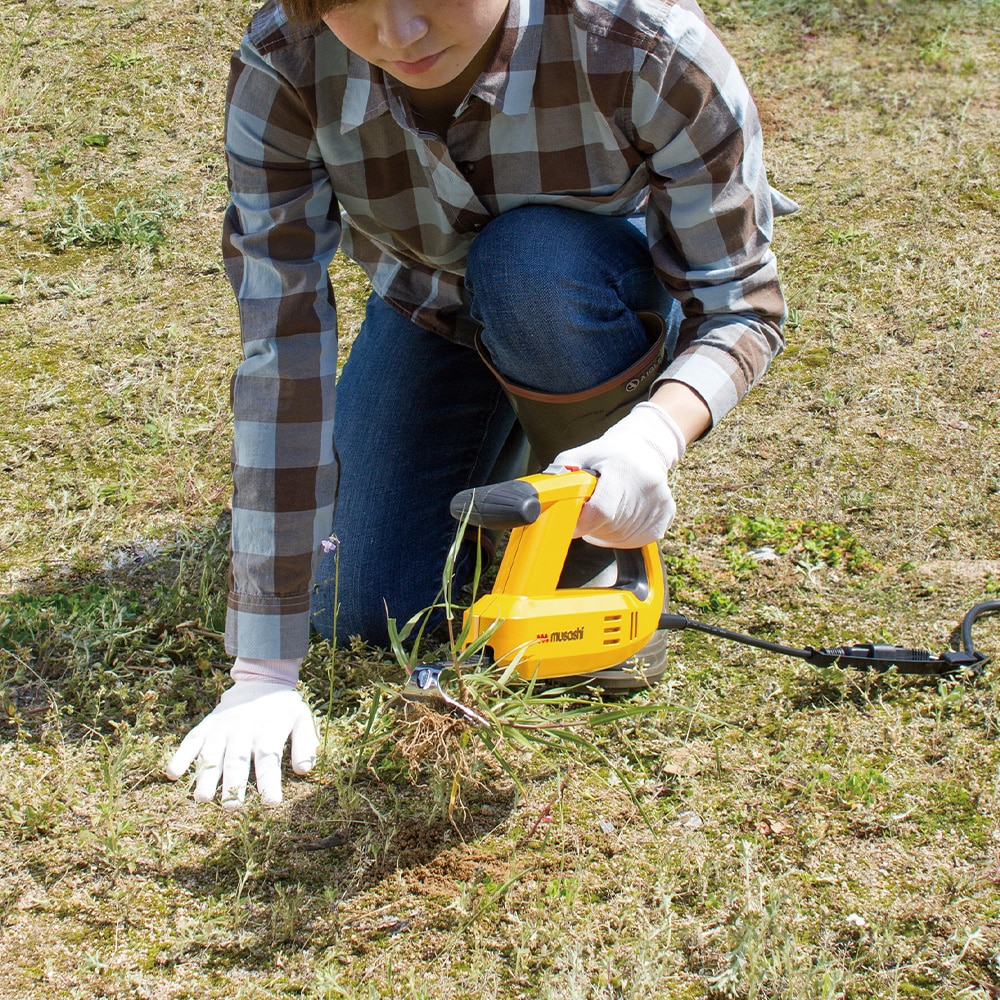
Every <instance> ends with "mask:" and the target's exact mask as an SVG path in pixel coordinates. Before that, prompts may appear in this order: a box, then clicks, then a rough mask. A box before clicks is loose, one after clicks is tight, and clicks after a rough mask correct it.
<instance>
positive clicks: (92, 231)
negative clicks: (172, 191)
mask: <svg viewBox="0 0 1000 1000" xmlns="http://www.w3.org/2000/svg"><path fill="white" fill-rule="evenodd" d="M179 215H180V206H179V204H178V203H177V202H176V201H175V200H174V199H170V198H165V197H162V198H157V199H153V200H151V201H149V202H143V203H139V202H136V201H135V200H134V199H132V198H126V199H124V200H122V201H118V202H116V203H115V205H114V206H113V207H112V209H111V212H110V214H108V215H106V216H104V217H99V216H98V215H96V214H95V213H94V212H93V211H92V210H91V208H90V206H89V205H88V204H87V201H86V199H85V198H84V197H83V196H82V195H79V194H75V195H73V196H72V197H71V198H70V200H69V204H67V205H66V206H65V207H64V208H63V210H62V212H60V213H59V215H58V216H57V217H56V218H55V219H53V220H52V222H50V223H49V225H48V226H47V227H46V229H45V241H46V243H48V245H49V246H50V247H51V248H52V249H53V250H55V251H56V252H62V251H64V250H68V249H69V248H70V247H79V248H81V249H93V248H97V247H114V246H130V247H146V248H148V249H150V250H157V249H159V247H161V246H162V245H163V243H164V242H165V241H166V238H167V236H166V226H167V223H168V222H170V221H171V220H173V219H176V218H177V217H178V216H179Z"/></svg>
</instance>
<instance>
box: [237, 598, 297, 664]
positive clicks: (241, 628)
mask: <svg viewBox="0 0 1000 1000" xmlns="http://www.w3.org/2000/svg"><path fill="white" fill-rule="evenodd" d="M309 624H310V604H309V597H308V595H304V596H302V597H262V596H249V597H248V596H246V595H240V594H234V593H230V595H229V607H228V609H227V612H226V652H227V653H229V655H230V656H243V657H247V658H250V659H255V660H301V659H304V657H305V655H306V653H308V652H309Z"/></svg>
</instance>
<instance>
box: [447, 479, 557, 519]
mask: <svg viewBox="0 0 1000 1000" xmlns="http://www.w3.org/2000/svg"><path fill="white" fill-rule="evenodd" d="M541 511H542V505H541V501H540V500H539V499H538V491H537V490H536V489H535V487H534V486H533V485H532V484H531V483H529V482H527V481H526V480H524V479H509V480H507V482H504V483H494V484H493V485H492V486H477V487H476V488H475V489H471V490H462V492H461V493H456V494H455V496H453V497H452V499H451V516H452V517H453V518H455V520H456V521H461V520H463V519H464V518H465V516H466V514H468V517H469V524H474V525H477V526H478V527H480V528H497V529H504V528H523V527H525V526H526V525H528V524H534V522H535V521H537V520H538V515H539V514H540V513H541Z"/></svg>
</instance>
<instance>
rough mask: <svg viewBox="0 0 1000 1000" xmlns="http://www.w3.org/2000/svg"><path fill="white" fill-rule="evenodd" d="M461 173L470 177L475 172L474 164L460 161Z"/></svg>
mask: <svg viewBox="0 0 1000 1000" xmlns="http://www.w3.org/2000/svg"><path fill="white" fill-rule="evenodd" d="M458 169H459V170H461V171H462V173H463V175H464V176H466V177H471V176H472V175H473V174H474V173H475V172H476V165H475V164H474V163H469V162H465V163H462V164H461V165H460V166H459V168H458Z"/></svg>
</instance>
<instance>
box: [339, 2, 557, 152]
mask: <svg viewBox="0 0 1000 1000" xmlns="http://www.w3.org/2000/svg"><path fill="white" fill-rule="evenodd" d="M544 14H545V0H510V3H509V4H508V6H507V13H506V15H505V21H504V30H503V34H502V35H501V36H500V43H499V45H498V46H497V50H496V52H495V53H494V54H493V58H492V59H491V60H490V62H489V64H488V65H487V67H486V69H485V70H483V72H482V74H481V75H480V77H479V79H478V80H477V81H476V82H475V84H473V87H472V90H471V91H470V92H469V96H470V97H472V96H475V97H478V98H479V99H480V100H481V101H484V102H485V103H486V104H490V105H492V106H493V107H494V108H496V110H497V111H499V112H501V113H502V114H505V115H523V114H527V112H528V110H529V109H530V107H531V95H532V91H533V89H534V85H535V73H536V70H537V68H538V56H539V53H540V52H541V47H542V21H543V19H544ZM347 56H348V58H347V84H346V87H345V89H344V105H343V112H342V115H341V119H340V131H341V133H344V132H349V131H351V130H352V129H355V128H358V127H359V126H360V125H363V124H364V123H366V122H369V121H371V120H372V119H373V118H378V117H379V116H380V115H383V114H385V113H386V112H388V111H390V110H391V106H390V105H391V99H390V92H393V93H395V91H398V90H401V88H398V87H395V88H394V87H393V83H394V81H391V80H389V79H387V78H386V77H385V76H384V74H383V73H382V71H381V70H380V69H378V68H377V67H375V66H372V65H371V64H370V63H368V62H366V61H365V60H364V59H362V58H361V57H360V56H358V55H356V54H355V53H353V52H350V51H348V54H347ZM466 100H468V98H466Z"/></svg>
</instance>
